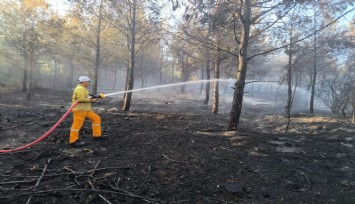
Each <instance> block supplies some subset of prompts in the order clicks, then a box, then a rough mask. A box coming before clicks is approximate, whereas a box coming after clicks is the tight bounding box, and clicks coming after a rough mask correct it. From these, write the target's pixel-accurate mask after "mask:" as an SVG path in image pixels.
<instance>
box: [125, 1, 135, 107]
mask: <svg viewBox="0 0 355 204" xmlns="http://www.w3.org/2000/svg"><path fill="white" fill-rule="evenodd" d="M136 7H137V0H133V5H132V6H131V14H132V16H131V42H130V44H131V46H130V49H131V50H130V55H131V56H130V57H131V59H130V66H129V69H128V79H127V91H130V90H132V89H133V80H134V65H135V63H134V60H135V47H136ZM131 99H132V92H128V93H126V95H125V98H124V103H123V108H122V110H124V111H128V110H129V108H130V107H131Z"/></svg>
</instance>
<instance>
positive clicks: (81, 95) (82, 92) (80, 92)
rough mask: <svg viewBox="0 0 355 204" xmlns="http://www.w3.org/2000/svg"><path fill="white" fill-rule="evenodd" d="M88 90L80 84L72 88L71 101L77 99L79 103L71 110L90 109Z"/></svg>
mask: <svg viewBox="0 0 355 204" xmlns="http://www.w3.org/2000/svg"><path fill="white" fill-rule="evenodd" d="M88 95H89V91H88V90H87V89H86V88H85V87H83V86H82V85H80V84H79V85H78V86H77V87H76V88H75V89H74V93H73V97H72V102H73V103H74V102H75V101H79V104H78V105H77V106H76V107H75V108H74V109H73V111H76V110H79V111H91V110H92V109H91V100H90V99H88V98H87V97H88Z"/></svg>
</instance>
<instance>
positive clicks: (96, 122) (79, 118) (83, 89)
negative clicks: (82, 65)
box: [69, 76, 101, 146]
mask: <svg viewBox="0 0 355 204" xmlns="http://www.w3.org/2000/svg"><path fill="white" fill-rule="evenodd" d="M90 82H91V80H90V78H89V77H87V76H81V77H79V84H78V86H77V87H76V88H75V89H74V93H73V97H72V102H73V103H74V102H76V101H79V104H78V105H77V106H76V107H75V108H74V109H73V111H72V113H73V125H72V127H71V129H70V137H69V144H71V145H73V146H74V145H76V144H77V141H78V140H79V131H80V129H81V127H82V126H83V124H84V122H85V118H88V119H89V120H91V122H92V134H93V137H94V138H96V139H98V138H101V118H100V116H98V115H97V114H96V113H95V112H94V111H93V110H92V108H91V103H95V102H96V101H97V100H98V99H97V98H90V96H89V91H88V90H87V88H88V87H89V85H90Z"/></svg>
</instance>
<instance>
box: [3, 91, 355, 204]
mask: <svg viewBox="0 0 355 204" xmlns="http://www.w3.org/2000/svg"><path fill="white" fill-rule="evenodd" d="M49 93H51V94H49ZM53 93H55V94H53ZM173 93H174V94H173ZM70 94H71V93H69V92H64V91H51V90H37V91H36V93H35V94H34V96H33V99H32V100H31V101H26V100H25V99H24V96H25V95H24V94H22V93H21V92H20V91H16V90H1V91H0V121H1V122H0V133H1V134H0V149H8V148H11V147H16V146H20V145H23V144H26V143H28V142H31V141H32V140H34V139H36V138H38V137H39V136H41V135H42V134H43V133H45V132H46V131H47V130H48V129H49V128H50V127H51V126H52V125H53V124H54V123H55V122H56V121H57V120H58V119H59V118H60V117H61V115H62V114H63V113H64V112H65V111H66V110H67V108H68V107H69V102H68V101H69V100H70ZM160 94H162V95H163V97H162V96H160V99H157V96H155V95H152V94H151V93H148V92H146V93H139V94H137V93H134V94H133V104H132V111H130V112H121V111H119V110H117V108H115V107H118V106H119V101H115V100H112V99H107V100H103V101H102V103H101V104H96V105H95V108H96V109H97V110H98V112H99V115H100V116H101V117H102V121H103V124H102V126H103V130H104V134H105V137H104V138H103V139H102V140H94V139H93V138H92V137H91V129H90V123H89V122H87V123H85V125H84V128H83V129H82V131H81V140H82V141H83V142H85V144H84V145H83V146H81V147H76V148H73V147H70V146H69V145H68V143H67V142H68V135H69V128H70V125H71V121H72V119H71V116H70V117H69V118H68V119H66V120H65V121H64V123H63V124H62V125H61V126H60V127H59V128H58V129H57V130H56V131H55V132H54V133H53V134H52V135H51V136H50V137H48V138H47V139H45V140H44V141H42V142H41V143H39V144H37V145H36V146H34V147H31V148H28V149H26V150H23V151H20V152H16V153H12V154H1V155H0V158H1V159H0V166H1V168H0V203H7V204H8V203H26V202H27V201H28V200H29V199H31V201H30V203H146V202H147V203H355V176H354V174H355V147H354V143H355V127H354V126H352V125H350V124H347V122H346V121H345V120H343V119H340V118H334V117H330V116H317V117H310V116H309V115H306V114H298V115H295V116H294V118H293V120H292V125H291V129H290V132H289V133H288V134H284V133H283V127H284V124H285V119H284V118H283V116H281V115H271V114H266V112H263V110H265V109H266V108H265V107H262V106H254V105H253V106H250V105H249V106H248V104H246V105H245V108H244V113H243V115H242V120H241V125H240V129H239V130H238V131H236V132H224V131H223V130H224V127H225V125H226V123H227V120H228V114H227V112H228V111H223V110H224V108H223V106H225V110H228V107H227V104H223V102H222V103H221V106H222V109H221V110H222V113H221V114H217V115H212V114H210V106H204V105H203V104H202V102H203V100H202V99H201V98H198V97H192V96H188V95H180V94H177V92H176V93H175V92H172V93H168V92H160ZM279 109H283V108H282V107H279Z"/></svg>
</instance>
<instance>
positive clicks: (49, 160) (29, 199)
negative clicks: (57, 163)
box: [26, 159, 51, 204]
mask: <svg viewBox="0 0 355 204" xmlns="http://www.w3.org/2000/svg"><path fill="white" fill-rule="evenodd" d="M50 162H51V159H48V161H47V164H46V165H45V166H44V168H43V171H42V174H41V176H40V177H39V178H38V180H37V183H36V185H35V186H34V188H33V191H35V190H36V187H37V186H38V185H39V183H40V182H41V180H42V178H43V176H44V174H45V173H46V170H47V167H48V165H49V163H50ZM31 199H32V195H30V197H29V198H28V199H27V202H26V204H29V203H30V202H31Z"/></svg>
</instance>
